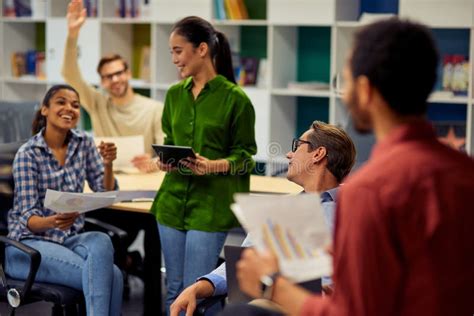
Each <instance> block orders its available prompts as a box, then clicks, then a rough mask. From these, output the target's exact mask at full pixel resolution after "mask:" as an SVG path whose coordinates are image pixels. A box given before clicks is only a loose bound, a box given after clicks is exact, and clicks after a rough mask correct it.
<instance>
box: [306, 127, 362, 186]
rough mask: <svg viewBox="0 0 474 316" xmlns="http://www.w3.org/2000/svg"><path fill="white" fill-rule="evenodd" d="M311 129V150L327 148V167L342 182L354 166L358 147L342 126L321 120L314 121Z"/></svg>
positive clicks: (309, 137)
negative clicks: (356, 147)
mask: <svg viewBox="0 0 474 316" xmlns="http://www.w3.org/2000/svg"><path fill="white" fill-rule="evenodd" d="M310 129H311V132H310V133H309V134H308V141H309V142H310V144H309V146H308V147H309V150H310V151H312V150H315V149H316V148H318V147H325V148H326V151H327V160H328V164H327V167H326V168H327V169H328V170H329V171H331V173H332V174H333V175H334V177H336V180H337V182H338V183H341V182H342V180H343V179H344V178H345V177H346V176H347V175H348V174H349V172H350V171H351V169H352V167H353V166H354V162H355V156H356V149H355V146H354V143H353V142H352V139H351V138H350V137H349V135H347V133H346V132H345V131H344V130H343V129H342V128H339V127H337V126H335V125H332V124H327V123H324V122H320V121H314V122H313V124H311V126H310Z"/></svg>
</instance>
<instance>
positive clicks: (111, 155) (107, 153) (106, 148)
mask: <svg viewBox="0 0 474 316" xmlns="http://www.w3.org/2000/svg"><path fill="white" fill-rule="evenodd" d="M98 149H99V153H100V155H101V157H102V160H103V161H104V165H105V166H108V165H112V162H113V161H114V160H115V159H117V146H115V144H114V143H104V142H100V144H99V146H98Z"/></svg>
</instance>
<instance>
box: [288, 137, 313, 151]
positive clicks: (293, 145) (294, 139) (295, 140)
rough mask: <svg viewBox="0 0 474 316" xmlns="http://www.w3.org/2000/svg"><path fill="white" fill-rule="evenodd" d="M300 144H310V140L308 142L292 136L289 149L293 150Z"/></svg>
mask: <svg viewBox="0 0 474 316" xmlns="http://www.w3.org/2000/svg"><path fill="white" fill-rule="evenodd" d="M301 144H309V145H311V142H308V141H307V140H302V139H298V138H293V142H292V143H291V151H292V152H295V151H296V150H297V149H298V147H300V146H301Z"/></svg>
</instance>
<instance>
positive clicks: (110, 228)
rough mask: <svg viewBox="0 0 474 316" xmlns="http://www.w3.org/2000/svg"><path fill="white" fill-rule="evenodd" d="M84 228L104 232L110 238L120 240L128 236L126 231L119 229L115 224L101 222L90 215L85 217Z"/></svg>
mask: <svg viewBox="0 0 474 316" xmlns="http://www.w3.org/2000/svg"><path fill="white" fill-rule="evenodd" d="M84 228H85V230H87V231H91V230H96V231H100V232H103V233H106V234H107V235H109V236H110V238H118V239H120V240H125V239H126V238H127V237H128V234H127V232H126V231H124V230H123V229H120V228H118V227H117V226H114V225H111V224H108V223H105V222H102V221H100V220H98V219H95V218H91V217H86V218H85V225H84Z"/></svg>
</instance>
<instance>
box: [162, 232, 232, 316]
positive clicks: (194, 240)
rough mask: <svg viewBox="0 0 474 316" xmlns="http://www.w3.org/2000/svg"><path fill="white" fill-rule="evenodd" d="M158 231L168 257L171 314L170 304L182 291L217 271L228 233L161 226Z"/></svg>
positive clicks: (166, 259) (167, 276) (166, 260)
mask: <svg viewBox="0 0 474 316" xmlns="http://www.w3.org/2000/svg"><path fill="white" fill-rule="evenodd" d="M158 229H159V231H160V240H161V249H162V251H163V255H164V258H165V267H166V280H167V293H166V314H167V315H169V311H170V305H171V303H173V301H174V300H175V299H176V297H177V296H178V295H179V294H180V293H181V291H182V290H183V289H184V288H186V287H188V286H189V285H191V284H193V283H194V282H196V279H197V278H198V277H200V276H203V275H205V274H208V273H209V272H211V271H212V270H214V268H215V267H216V264H217V260H218V259H219V254H220V252H221V250H222V246H223V245H224V242H225V238H226V236H227V232H205V231H199V230H188V231H184V230H177V229H174V228H171V227H169V226H165V225H161V224H158Z"/></svg>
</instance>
